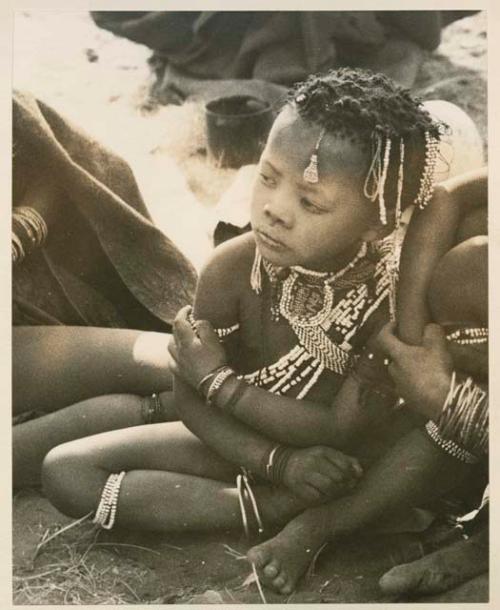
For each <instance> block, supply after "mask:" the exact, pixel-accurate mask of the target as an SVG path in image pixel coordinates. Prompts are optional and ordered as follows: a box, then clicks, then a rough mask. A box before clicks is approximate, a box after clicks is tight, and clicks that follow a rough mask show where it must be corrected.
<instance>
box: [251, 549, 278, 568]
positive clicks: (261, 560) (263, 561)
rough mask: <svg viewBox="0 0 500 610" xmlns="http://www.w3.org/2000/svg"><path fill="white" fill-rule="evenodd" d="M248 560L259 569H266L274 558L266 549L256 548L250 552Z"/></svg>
mask: <svg viewBox="0 0 500 610" xmlns="http://www.w3.org/2000/svg"><path fill="white" fill-rule="evenodd" d="M247 559H248V561H249V562H250V563H253V564H255V566H256V567H257V568H264V567H265V566H266V565H267V564H268V563H269V562H270V561H271V559H272V556H271V553H269V552H268V551H267V549H266V548H265V547H261V546H254V547H252V548H251V549H250V550H249V551H248V553H247Z"/></svg>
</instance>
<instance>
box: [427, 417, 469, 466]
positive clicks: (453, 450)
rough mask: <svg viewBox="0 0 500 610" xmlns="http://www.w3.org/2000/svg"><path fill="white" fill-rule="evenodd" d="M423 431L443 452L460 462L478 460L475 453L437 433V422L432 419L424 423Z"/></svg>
mask: <svg viewBox="0 0 500 610" xmlns="http://www.w3.org/2000/svg"><path fill="white" fill-rule="evenodd" d="M425 431H426V432H427V434H428V435H429V437H430V438H431V439H432V440H433V441H434V442H435V443H436V445H437V446H438V447H439V448H440V449H442V450H443V451H444V452H445V453H448V454H449V455H451V456H452V457H454V458H455V459H457V460H459V461H460V462H464V463H465V464H477V462H479V458H477V457H476V456H475V455H473V454H472V453H470V452H469V451H466V450H465V449H464V448H463V447H460V445H457V443H455V442H454V441H452V440H450V439H445V438H443V437H442V436H441V435H440V434H439V428H438V426H437V424H435V423H434V422H433V421H432V420H430V421H428V422H427V423H426V424H425Z"/></svg>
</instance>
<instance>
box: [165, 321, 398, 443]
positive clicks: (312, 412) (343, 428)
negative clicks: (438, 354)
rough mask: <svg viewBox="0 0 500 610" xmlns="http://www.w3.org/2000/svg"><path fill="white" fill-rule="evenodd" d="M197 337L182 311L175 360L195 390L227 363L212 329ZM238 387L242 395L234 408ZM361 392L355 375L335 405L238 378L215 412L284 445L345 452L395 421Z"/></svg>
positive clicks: (201, 327)
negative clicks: (373, 428)
mask: <svg viewBox="0 0 500 610" xmlns="http://www.w3.org/2000/svg"><path fill="white" fill-rule="evenodd" d="M197 332H198V335H199V338H196V337H195V334H194V331H193V330H192V329H191V328H190V325H189V322H188V321H187V311H186V310H183V311H181V312H180V313H179V315H178V317H177V319H176V323H175V325H174V336H175V339H176V344H175V347H174V348H173V350H172V355H173V356H174V359H175V360H176V361H177V362H178V364H179V367H180V374H181V375H182V376H183V377H184V379H185V380H186V381H187V382H188V384H190V385H191V387H194V388H196V387H197V386H198V384H199V382H200V380H201V379H203V377H204V376H205V375H206V374H208V373H210V372H211V371H213V370H215V369H216V368H218V367H219V366H221V365H223V364H226V363H227V359H226V356H225V353H224V350H223V348H222V347H221V345H220V343H219V341H218V339H217V335H216V334H215V332H214V330H213V329H212V327H211V325H210V324H209V323H208V322H207V321H198V323H197ZM377 334H378V333H377ZM238 387H239V388H242V392H240V393H239V398H238V400H237V401H236V402H235V403H234V404H233V405H232V406H231V407H230V408H228V407H227V405H230V403H231V396H232V395H235V392H236V391H237V389H238ZM360 393H361V386H360V382H359V381H358V378H357V377H355V376H354V375H350V376H349V377H348V378H347V379H346V380H345V381H344V383H343V384H342V387H341V389H340V390H339V392H338V393H337V394H336V396H335V397H334V398H333V400H332V403H331V404H329V405H324V404H319V403H315V402H312V401H306V400H297V399H295V398H288V397H285V396H279V395H276V394H272V393H270V392H268V391H267V390H263V389H262V388H258V387H255V386H253V385H249V384H245V382H244V381H242V380H238V379H237V378H236V376H232V377H230V378H229V379H227V380H226V381H225V382H224V384H223V385H222V387H221V388H220V390H219V391H218V392H217V394H216V396H215V399H214V403H215V404H214V405H213V406H212V407H211V408H212V409H216V410H226V412H229V413H230V414H231V415H233V416H235V417H236V418H237V419H238V420H239V421H241V422H244V423H246V424H248V425H249V426H250V427H251V428H253V429H254V430H258V431H260V432H261V433H263V434H265V435H266V436H267V437H269V438H272V439H274V440H277V441H279V442H281V443H286V444H288V445H295V446H298V447H310V446H312V445H325V446H330V447H335V448H336V449H340V450H344V449H347V448H349V447H350V445H351V443H352V441H353V440H354V439H355V438H357V437H358V436H359V433H360V432H361V431H362V430H365V429H367V428H368V427H369V426H370V425H371V424H373V423H375V422H376V421H377V422H378V423H380V421H381V419H383V418H384V417H390V412H389V408H387V407H380V405H377V404H375V405H374V404H371V405H366V404H362V401H361V400H360Z"/></svg>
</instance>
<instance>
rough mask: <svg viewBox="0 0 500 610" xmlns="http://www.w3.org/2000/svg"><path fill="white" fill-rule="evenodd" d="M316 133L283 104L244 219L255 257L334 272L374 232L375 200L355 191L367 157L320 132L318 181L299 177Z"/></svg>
mask: <svg viewBox="0 0 500 610" xmlns="http://www.w3.org/2000/svg"><path fill="white" fill-rule="evenodd" d="M320 132H321V129H320V128H319V127H318V126H316V125H311V124H308V123H306V122H305V121H304V120H303V119H301V118H300V117H299V116H298V114H297V112H296V111H295V110H294V109H292V108H290V107H287V108H286V109H285V110H283V112H282V113H281V114H280V115H279V116H278V118H277V119H276V122H275V124H274V125H273V128H272V130H271V133H270V135H269V139H268V141H267V145H266V148H265V150H264V152H263V153H262V158H261V160H260V165H259V175H258V176H257V179H256V182H255V186H254V190H253V196H252V210H251V222H252V228H253V231H254V234H255V240H256V242H257V246H258V248H259V250H260V252H261V254H262V256H263V257H264V258H266V259H267V260H269V261H270V262H272V263H274V264H275V265H278V266H283V267H290V266H293V265H301V266H304V267H307V268H310V269H317V270H325V271H328V270H336V269H338V268H340V267H342V266H344V265H345V264H346V263H347V262H349V261H350V260H351V259H352V258H353V257H354V256H355V254H356V252H357V250H358V249H359V247H360V245H361V242H362V241H371V240H373V239H375V238H376V237H378V231H379V229H380V227H379V225H378V222H377V221H378V208H377V205H376V204H375V203H372V202H370V201H369V200H367V199H366V197H365V196H364V194H363V186H364V181H365V178H366V174H367V171H368V165H369V160H368V155H367V153H366V152H363V151H362V149H361V147H360V146H359V145H357V144H354V143H353V142H352V141H350V140H348V139H346V138H341V137H339V136H335V135H330V134H325V135H324V137H323V139H322V141H321V144H320V146H319V153H318V174H319V182H318V183H316V184H310V183H308V182H305V181H304V178H303V174H304V169H305V168H306V167H307V166H308V165H309V162H310V158H311V153H312V152H313V150H314V147H315V144H316V141H317V139H318V136H319V134H320Z"/></svg>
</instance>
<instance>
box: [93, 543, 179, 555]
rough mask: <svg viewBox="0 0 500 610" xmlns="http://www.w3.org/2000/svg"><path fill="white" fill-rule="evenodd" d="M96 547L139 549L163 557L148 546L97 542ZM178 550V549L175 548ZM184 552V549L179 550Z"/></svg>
mask: <svg viewBox="0 0 500 610" xmlns="http://www.w3.org/2000/svg"><path fill="white" fill-rule="evenodd" d="M94 546H125V547H128V548H131V549H139V550H141V551H149V552H150V553H154V554H155V555H161V553H160V552H159V551H155V550H154V549H150V548H149V547H147V546H139V545H137V544H128V543H126V542H95V543H94ZM174 548H176V547H174ZM179 550H180V551H182V549H179Z"/></svg>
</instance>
